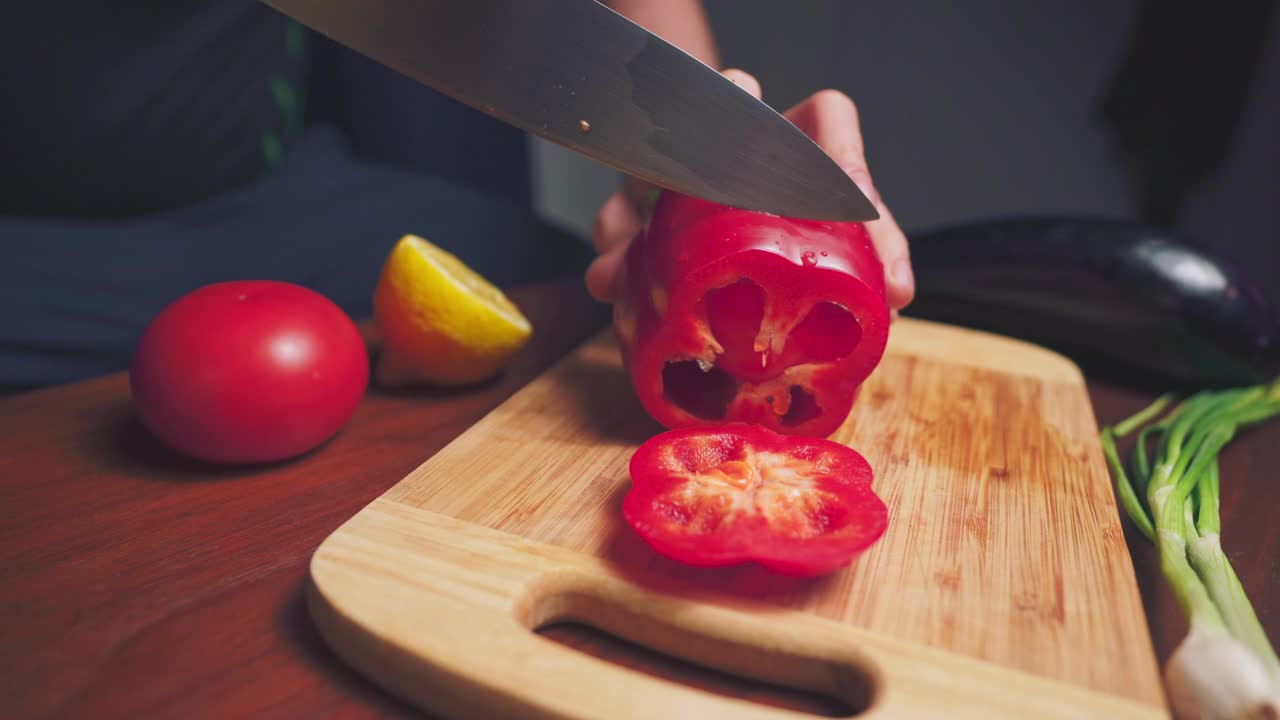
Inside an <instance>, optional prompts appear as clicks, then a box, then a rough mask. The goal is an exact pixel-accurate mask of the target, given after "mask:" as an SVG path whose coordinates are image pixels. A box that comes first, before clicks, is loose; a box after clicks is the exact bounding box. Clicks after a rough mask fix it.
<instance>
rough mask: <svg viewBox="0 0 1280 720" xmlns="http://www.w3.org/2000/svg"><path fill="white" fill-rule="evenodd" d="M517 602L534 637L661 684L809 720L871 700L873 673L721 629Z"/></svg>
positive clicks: (578, 595)
mask: <svg viewBox="0 0 1280 720" xmlns="http://www.w3.org/2000/svg"><path fill="white" fill-rule="evenodd" d="M523 600H524V601H523V602H521V603H519V604H518V606H517V607H518V612H517V619H518V620H520V621H521V622H522V624H524V625H525V626H526V627H529V628H530V629H531V630H532V631H533V632H536V633H537V634H538V635H540V636H542V637H544V638H546V639H548V640H551V641H553V642H556V643H558V644H560V645H562V646H564V647H568V648H570V649H573V650H576V651H578V652H582V653H585V654H587V655H591V656H593V657H596V658H598V659H602V660H604V661H606V662H610V663H613V664H616V665H620V666H622V667H626V668H629V669H632V670H637V671H640V672H643V673H646V674H648V675H650V676H652V677H656V678H659V679H662V680H667V681H669V682H675V683H678V684H682V685H687V686H690V687H694V688H697V689H700V690H703V691H707V692H711V693H714V694H717V695H721V696H725V697H731V698H735V699H739V700H748V701H751V702H758V700H757V697H764V698H767V704H769V705H772V706H777V707H783V708H786V709H789V710H794V711H798V712H805V713H808V714H811V715H814V716H817V717H832V718H849V717H857V716H859V715H861V714H862V713H864V712H866V711H867V710H868V709H870V708H871V706H872V704H873V702H874V701H875V695H876V687H877V682H876V678H875V676H876V675H877V674H878V673H876V672H875V670H874V669H873V668H872V669H864V668H862V667H858V666H855V665H853V664H850V663H845V662H835V661H832V660H829V659H825V658H820V657H816V656H806V655H804V654H802V653H797V652H794V650H793V651H790V652H787V651H783V650H779V649H776V648H772V647H769V646H768V645H767V644H765V643H760V644H756V643H753V642H752V641H751V637H750V636H748V637H744V638H741V639H739V638H735V637H734V633H733V632H731V631H728V630H726V631H725V632H717V631H716V629H715V628H714V627H711V628H698V629H695V628H691V627H689V626H687V625H682V624H681V623H679V622H671V621H669V620H671V618H670V617H666V618H664V617H663V616H662V615H661V614H660V613H659V614H647V613H644V612H636V611H635V610H634V609H632V608H629V607H627V605H624V604H620V603H615V602H611V601H610V600H609V598H608V597H607V596H601V595H599V594H596V593H584V592H578V591H567V592H566V591H561V592H548V593H536V592H534V593H529V594H528V595H526V597H525V598H524V599H523ZM628 604H629V603H628ZM760 623H761V624H762V625H765V624H768V623H769V619H768V618H760ZM762 682H763V683H767V684H768V685H769V687H768V688H763V689H762V688H761V687H760V685H759V683H762Z"/></svg>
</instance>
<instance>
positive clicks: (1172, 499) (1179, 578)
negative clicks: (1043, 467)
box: [1100, 378, 1280, 718]
mask: <svg viewBox="0 0 1280 720" xmlns="http://www.w3.org/2000/svg"><path fill="white" fill-rule="evenodd" d="M1171 399H1172V398H1171V397H1170V396H1167V395H1166V396H1164V397H1161V398H1160V399H1158V400H1156V401H1155V402H1154V403H1152V404H1151V405H1150V406H1148V407H1147V408H1145V409H1143V410H1142V411H1141V412H1139V413H1137V414H1136V415H1134V416H1132V417H1130V418H1128V419H1126V420H1124V421H1123V422H1120V423H1117V424H1116V425H1114V426H1109V427H1104V428H1102V431H1101V433H1100V440H1101V443H1102V449H1103V453H1104V455H1105V456H1106V458H1107V465H1108V467H1109V468H1110V470H1111V474H1112V476H1113V479H1114V481H1115V487H1116V497H1117V499H1118V500H1119V503H1120V506H1121V508H1123V509H1124V512H1125V514H1126V515H1128V516H1129V519H1130V520H1131V521H1132V522H1133V524H1134V526H1135V527H1137V528H1138V530H1139V531H1141V532H1142V534H1143V535H1144V536H1146V538H1147V539H1148V540H1150V541H1152V542H1153V543H1154V544H1155V546H1156V551H1157V553H1158V556H1159V559H1160V572H1161V574H1162V575H1164V578H1165V582H1167V583H1168V585H1169V589H1170V590H1171V591H1172V592H1173V596H1174V598H1175V599H1176V600H1177V602H1178V606H1179V608H1181V610H1182V612H1183V614H1184V615H1185V616H1186V618H1187V624H1188V631H1187V636H1186V637H1185V638H1184V639H1183V641H1182V643H1181V644H1180V645H1179V646H1178V649H1177V650H1175V651H1174V653H1173V655H1172V656H1171V657H1170V658H1169V662H1168V664H1167V665H1166V666H1165V681H1166V683H1167V685H1168V687H1169V695H1170V700H1171V701H1172V703H1173V706H1174V711H1175V713H1177V714H1178V715H1179V716H1180V717H1183V716H1185V717H1198V718H1252V717H1276V716H1277V715H1278V714H1280V659H1277V657H1276V652H1275V649H1274V648H1273V647H1272V646H1271V643H1270V641H1269V640H1268V639H1267V635H1266V632H1265V631H1264V630H1263V628H1262V624H1261V623H1260V622H1259V621H1258V616H1257V614H1256V613H1255V612H1254V609H1253V606H1252V604H1250V602H1249V598H1248V597H1247V595H1246V594H1245V591H1244V587H1243V586H1242V585H1241V584H1240V578H1239V577H1238V576H1237V575H1236V573H1235V570H1234V568H1232V567H1231V562H1230V561H1229V560H1228V559H1227V556H1226V553H1224V552H1223V551H1222V544H1221V533H1222V518H1221V515H1220V514H1219V508H1218V505H1219V486H1220V481H1221V478H1220V476H1219V465H1218V456H1219V454H1220V453H1221V451H1222V449H1223V448H1224V447H1226V446H1227V445H1228V444H1229V443H1230V442H1231V441H1232V439H1234V438H1235V437H1236V434H1237V433H1238V432H1239V431H1240V430H1242V429H1244V428H1246V427H1248V426H1250V425H1254V424H1256V423H1260V422H1264V421H1266V420H1269V419H1271V418H1273V417H1275V416H1277V415H1280V378H1278V379H1276V380H1275V381H1273V382H1271V383H1269V384H1266V385H1257V386H1254V387H1247V388H1238V389H1232V390H1220V391H1204V392H1199V393H1195V394H1193V395H1192V396H1191V397H1189V398H1186V399H1185V400H1183V401H1182V402H1181V403H1179V404H1178V405H1177V407H1175V408H1174V409H1173V410H1171V411H1170V412H1169V413H1168V414H1166V415H1165V416H1164V417H1163V418H1161V419H1159V420H1156V418H1157V417H1159V416H1160V413H1161V412H1162V411H1163V410H1164V408H1165V407H1166V406H1167V405H1168V404H1169V402H1170V400H1171ZM1135 431H1136V432H1137V442H1136V443H1135V445H1134V448H1133V452H1132V460H1131V463H1130V464H1129V465H1128V466H1127V467H1126V463H1124V462H1123V460H1122V458H1121V455H1120V451H1119V449H1118V446H1117V443H1116V440H1117V439H1119V438H1123V437H1126V436H1128V435H1130V434H1132V433H1134V432H1135ZM1153 446H1154V448H1153ZM1153 453H1154V454H1153Z"/></svg>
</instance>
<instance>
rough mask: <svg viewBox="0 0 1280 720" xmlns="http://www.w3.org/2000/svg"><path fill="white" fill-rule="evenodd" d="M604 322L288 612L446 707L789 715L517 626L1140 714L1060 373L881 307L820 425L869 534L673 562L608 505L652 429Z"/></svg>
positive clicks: (1065, 369) (1102, 510) (903, 693)
mask: <svg viewBox="0 0 1280 720" xmlns="http://www.w3.org/2000/svg"><path fill="white" fill-rule="evenodd" d="M660 430H661V428H659V427H658V426H657V425H656V424H655V423H653V421H652V420H650V419H649V418H648V416H647V415H646V414H645V413H644V412H643V411H642V409H641V407H640V405H639V403H638V401H637V400H636V399H635V397H634V395H633V394H632V391H631V389H630V386H629V384H628V382H627V378H626V376H625V375H624V373H623V370H622V368H621V363H620V358H619V354H618V351H617V348H616V346H615V345H614V343H613V341H612V339H611V337H610V336H609V335H608V334H602V335H601V336H599V337H598V338H596V339H595V340H593V341H591V342H589V343H587V344H586V345H584V346H583V347H581V348H579V349H578V350H577V351H576V352H575V353H573V354H572V355H570V356H569V357H567V358H566V359H565V360H564V361H562V362H561V363H560V364H558V365H557V366H556V367H554V368H552V369H551V370H549V371H547V373H545V374H544V375H543V376H541V377H540V378H538V379H537V380H535V381H534V382H533V383H531V384H530V385H528V386H527V387H525V388H524V389H523V390H521V391H520V392H519V393H517V394H516V395H514V396H512V397H511V398H510V399H509V400H508V401H507V402H505V403H504V404H503V405H501V406H499V407H498V408H496V409H495V410H494V411H493V412H492V413H491V414H489V415H488V416H487V417H486V418H484V419H483V420H482V421H481V422H479V423H478V424H476V425H475V426H474V427H472V428H471V429H469V430H468V431H467V432H466V433H464V434H463V435H461V436H460V437H458V438H457V439H456V440H455V441H454V442H453V443H451V444H450V445H449V446H448V447H446V448H445V449H444V450H442V451H441V452H439V453H437V454H436V455H435V456H434V457H432V458H431V459H430V460H428V461H427V462H425V463H424V464H423V465H422V466H421V467H419V468H418V469H416V470H415V471H414V472H413V473H411V474H410V475H409V476H408V477H406V478H405V479H404V480H403V481H401V482H400V483H399V484H397V485H396V486H395V487H394V488H392V489H391V490H389V491H388V492H387V493H386V494H384V495H383V496H382V497H381V498H379V499H378V500H376V501H374V502H373V503H372V504H370V505H369V506H368V507H366V508H365V509H364V510H362V511H361V512H360V513H358V514H357V515H356V516H355V517H353V518H352V519H351V520H350V521H348V522H347V523H346V524H345V525H343V526H342V527H341V528H339V529H338V530H337V531H335V532H334V534H333V535H332V536H330V537H329V538H328V539H327V540H326V541H325V542H324V543H323V544H322V545H321V547H320V548H319V549H318V550H317V552H316V554H315V557H314V559H313V561H312V565H311V575H312V580H313V592H312V593H311V608H312V614H313V617H314V618H315V620H316V622H317V624H318V625H319V627H320V628H321V631H322V632H323V634H324V635H325V637H326V638H327V640H328V641H329V642H330V643H331V644H332V646H333V647H334V648H335V650H336V651H337V652H338V653H339V654H340V655H341V656H342V657H344V658H345V659H346V660H347V661H348V662H350V663H352V664H353V665H355V666H356V667H357V668H359V669H361V670H362V671H363V672H365V673H367V674H369V675H370V676H372V677H373V678H374V679H375V680H377V681H378V682H380V683H382V684H383V685H384V686H385V687H387V688H389V689H391V690H392V691H394V692H396V693H398V694H400V695H402V696H404V697H406V698H408V699H410V700H411V701H413V702H415V703H417V704H419V705H421V706H422V707H424V708H427V709H430V710H433V711H437V712H442V713H444V714H446V715H449V716H460V717H461V716H465V717H484V718H531V717H548V718H611V719H612V718H642V717H643V718H663V719H664V720H666V719H668V718H677V717H690V718H709V717H735V718H736V717H742V718H782V717H793V716H795V717H800V716H804V717H808V716H807V715H800V714H798V713H795V712H792V711H787V710H782V709H777V708H770V707H764V706H761V705H756V704H752V703H749V702H746V701H742V700H737V699H731V698H725V697H722V696H718V695H713V694H709V693H705V692H702V691H700V690H695V689H692V688H688V687H685V686H681V685H678V684H675V683H671V682H667V681H664V680H660V679H657V678H654V677H651V676H648V675H642V674H640V673H637V672H635V671H631V670H627V669H624V668H621V667H618V666H615V665H613V664H611V663H608V662H606V661H603V660H600V659H597V658H594V657H590V656H587V655H584V654H581V653H579V652H577V651H575V650H572V649H570V648H567V647H564V646H562V645H559V644H557V643H555V642H554V641H552V640H550V639H547V638H544V637H542V636H540V635H538V634H536V633H534V632H533V629H536V628H538V627H540V626H543V625H546V624H549V623H551V622H555V621H558V620H564V619H573V620H577V621H580V622H585V623H587V624H589V625H593V626H595V627H598V628H600V629H603V630H605V631H607V632H611V633H613V634H615V635H619V636H622V637H625V638H627V639H629V640H632V641H634V642H638V643H641V644H644V645H648V646H650V647H652V648H654V649H657V650H660V651H663V652H666V653H669V654H672V655H676V656H679V657H683V658H685V659H688V660H691V661H693V662H697V663H701V664H706V665H710V666H713V667H716V668H719V669H723V670H726V671H729V672H733V673H736V674H739V675H744V676H747V677H753V678H758V679H760V680H763V681H768V682H774V683H782V684H786V685H789V686H793V687H798V688H805V689H810V690H814V691H818V692H823V693H828V694H831V695H834V696H837V697H840V698H843V699H845V700H846V701H847V702H850V703H853V704H855V705H861V706H864V707H865V708H866V712H865V716H867V717H894V718H896V717H944V716H945V717H964V718H968V717H973V718H979V717H980V718H994V717H1010V718H1014V717H1016V718H1050V717H1053V718H1058V717H1061V718H1066V717H1081V718H1095V717H1096V718H1104V717H1105V718H1156V717H1166V716H1167V711H1166V710H1165V703H1164V697H1163V692H1162V689H1161V685H1160V677H1159V673H1158V668H1157V664H1156V660H1155V655H1154V653H1153V651H1152V647H1151V642H1150V639H1149V636H1148V629H1147V624H1146V620H1145V617H1144V615H1143V610H1142V603H1141V600H1140V597H1139V594H1138V588H1137V584H1136V582H1135V579H1134V574H1133V568H1132V565H1131V561H1130V557H1129V553H1128V550H1127V547H1126V545H1125V541H1124V537H1123V534H1122V531H1121V525H1120V516H1119V513H1118V512H1117V509H1116V505H1115V501H1114V498H1113V494H1112V490H1111V486H1110V480H1109V476H1108V473H1107V468H1106V465H1105V462H1104V459H1103V456H1102V452H1101V448H1100V446H1099V445H1098V442H1097V439H1096V437H1097V430H1098V427H1097V424H1096V421H1095V419H1094V416H1093V411H1092V408H1091V406H1090V404H1089V399H1088V396H1087V395H1086V393H1085V386H1084V381H1083V379H1082V377H1081V375H1080V372H1079V371H1078V369H1077V368H1076V367H1075V366H1074V365H1072V364H1071V363H1070V362H1068V361H1067V360H1066V359H1064V358H1062V357H1061V356H1058V355H1056V354H1053V353H1051V352H1049V351H1047V350H1044V349H1041V348H1038V347H1034V346H1031V345H1027V344H1025V343H1021V342H1017V341H1013V340H1009V339H1005V338H1000V337H996V336H992V335H988V334H984V333H979V332H974V331H970V330H963V329H959V328H954V327H949V326H944V325H938V324H934V323H927V322H923V321H916V320H910V319H903V320H900V321H899V322H897V323H895V325H894V328H893V332H892V336H891V338H890V343H889V348H888V350H887V353H886V355H885V358H884V360H883V361H882V363H881V365H880V367H879V368H878V369H877V370H876V372H875V373H874V374H873V375H872V377H871V378H870V379H869V380H868V381H867V383H866V384H865V385H864V387H863V390H862V394H861V396H860V397H859V399H858V402H857V404H856V405H855V407H854V411H853V414H852V415H851V416H850V418H849V421H848V422H847V423H846V424H845V425H844V426H843V427H842V428H841V430H840V431H839V432H838V433H836V435H835V436H834V439H836V440H839V441H841V442H845V443H847V444H849V445H850V446H852V447H854V448H856V449H858V450H859V451H860V452H862V453H863V454H864V455H865V456H866V457H867V459H868V460H869V461H870V462H871V464H872V466H873V467H874V469H875V471H876V480H875V484H874V487H875V490H876V492H877V493H878V494H879V495H880V496H881V498H883V499H884V501H885V503H886V504H887V506H888V508H889V513H890V521H889V528H888V530H887V532H886V534H885V535H884V537H883V538H882V539H881V540H880V542H879V543H877V544H876V545H875V546H873V547H872V548H871V549H870V550H869V551H868V552H866V553H865V554H864V555H862V556H860V557H859V558H858V559H857V560H856V561H855V562H854V563H853V564H852V566H851V567H849V568H847V569H846V570H843V571H841V572H839V573H837V574H834V575H831V576H828V577H825V578H821V579H817V580H807V581H806V580H796V579H791V578H783V577H779V576H775V575H772V574H770V573H768V572H767V571H765V570H763V569H761V568H759V567H756V566H754V565H750V566H741V567H735V568H722V569H713V570H708V569H695V568H690V567H685V566H682V565H679V564H677V563H674V562H672V561H669V560H666V559H665V558H662V557H660V556H657V555H656V554H654V553H653V552H652V551H651V550H650V549H649V548H648V546H647V545H646V544H645V543H644V542H643V541H641V540H640V539H639V538H638V537H637V536H635V535H634V534H633V533H632V531H631V530H630V528H629V527H628V526H627V525H626V524H625V523H624V522H623V520H622V514H621V503H622V499H623V497H624V495H625V494H626V492H627V489H628V487H629V483H630V480H629V476H628V472H627V463H628V460H629V459H630V456H631V454H632V452H633V451H634V449H635V448H636V447H637V446H638V445H639V444H640V443H641V442H643V441H644V440H646V439H647V438H649V437H651V436H652V435H653V434H655V433H657V432H659V431H660Z"/></svg>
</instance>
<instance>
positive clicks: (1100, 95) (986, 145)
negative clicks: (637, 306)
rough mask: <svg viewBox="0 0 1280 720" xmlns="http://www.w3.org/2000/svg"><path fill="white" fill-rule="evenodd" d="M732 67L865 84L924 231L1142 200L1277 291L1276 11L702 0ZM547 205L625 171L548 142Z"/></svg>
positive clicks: (1279, 68)
mask: <svg viewBox="0 0 1280 720" xmlns="http://www.w3.org/2000/svg"><path fill="white" fill-rule="evenodd" d="M705 5H706V7H707V9H708V11H709V14H710V17H711V21H712V24H713V27H714V29H715V31H716V35H717V38H718V40H719V43H720V49H721V54H722V58H723V60H724V62H725V63H726V64H727V65H730V66H735V67H741V68H743V69H745V70H748V71H749V72H752V73H754V74H756V75H757V77H759V78H760V80H761V82H762V84H763V87H764V94H765V100H766V101H767V102H769V103H770V105H772V106H773V107H774V108H776V109H779V110H781V109H784V108H786V107H789V106H790V105H791V104H793V103H794V102H796V101H798V100H800V99H802V98H803V97H805V96H806V95H808V94H809V93H811V92H813V91H815V90H818V89H821V88H823V87H828V86H829V87H836V88H839V89H841V90H844V91H845V92H847V93H848V94H849V95H850V96H851V97H853V98H854V100H855V101H856V102H857V104H858V107H859V110H860V114H861V117H862V127H863V133H864V135H865V137H866V144H867V149H868V156H869V162H870V165H871V171H872V174H873V176H874V177H875V180H876V184H877V187H878V189H879V190H880V192H881V193H882V194H883V195H884V196H885V198H886V200H887V201H888V203H889V205H890V207H891V208H892V209H893V210H894V213H895V215H896V216H897V218H898V220H899V222H900V223H901V224H902V225H903V226H904V228H906V229H907V230H908V233H910V232H911V231H912V230H921V229H931V228H934V227H939V226H945V225H948V224H951V223H956V222H961V221H965V220H972V219H985V218H993V217H1000V216H1007V215H1020V214H1028V213H1066V214H1084V215H1102V216H1116V217H1128V218H1138V219H1142V220H1143V221H1145V222H1149V223H1152V224H1154V225H1157V226H1159V227H1165V228H1171V229H1174V230H1177V231H1178V232H1179V233H1180V234H1184V235H1185V236H1186V237H1187V238H1188V239H1190V240H1193V241H1195V242H1197V243H1201V244H1203V245H1205V246H1207V247H1209V248H1210V249H1213V250H1215V251H1218V252H1221V253H1223V254H1225V255H1226V256H1228V257H1229V258H1231V259H1234V260H1236V261H1237V262H1239V263H1241V264H1243V265H1245V266H1247V267H1248V268H1250V269H1251V270H1252V272H1253V274H1254V275H1255V277H1256V279H1257V280H1258V281H1259V282H1260V284H1262V285H1263V287H1264V290H1265V291H1266V293H1267V295H1268V296H1269V297H1270V298H1272V302H1276V300H1277V299H1278V298H1280V278H1277V277H1275V274H1276V273H1275V271H1276V270H1277V269H1280V245H1278V244H1277V242H1276V240H1275V234H1276V230H1277V229H1278V228H1280V202H1278V201H1280V141H1277V140H1276V138H1275V137H1274V134H1275V133H1276V131H1277V129H1280V13H1277V12H1276V5H1277V4H1276V3H1274V2H1270V1H1258V0H1242V1H1240V2H1233V3H1219V4H1215V5H1212V6H1209V5H1206V4H1204V3H1192V2H1185V1H1182V0H1179V1H1175V2H1161V1H1160V0H1145V1H1142V2H1138V1H1134V0H1121V1H1116V0H1078V1H1075V2H1053V3H1017V2H1009V1H1008V0H970V1H969V2H964V3H938V2H931V1H930V0H860V1H859V2H847V1H844V0H808V1H806V2H799V3H796V2H788V3H783V2H776V1H775V0H705ZM533 158H534V165H533V171H534V178H535V182H534V187H533V190H534V193H535V198H536V201H537V203H538V207H539V208H540V210H541V211H542V212H543V213H545V214H547V215H549V216H551V217H553V218H556V219H557V220H559V221H560V222H563V223H565V224H568V225H569V226H571V227H574V228H577V229H579V230H580V231H584V232H585V231H586V230H587V228H589V223H590V217H591V214H592V213H593V212H594V210H595V208H596V207H597V206H598V204H599V201H600V200H601V199H603V197H604V196H605V195H607V192H608V189H609V188H610V187H612V185H611V182H612V173H611V172H610V171H608V170H606V169H602V168H599V167H596V166H594V165H593V164H592V163H590V161H585V160H581V159H579V158H576V157H573V156H572V155H570V154H569V153H567V152H565V151H561V150H559V149H558V148H554V147H549V146H547V145H546V144H544V143H541V142H540V141H535V142H534V147H533Z"/></svg>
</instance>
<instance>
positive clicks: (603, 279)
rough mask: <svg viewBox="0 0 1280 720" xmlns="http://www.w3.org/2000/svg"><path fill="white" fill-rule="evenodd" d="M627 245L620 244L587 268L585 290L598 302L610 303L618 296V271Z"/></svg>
mask: <svg viewBox="0 0 1280 720" xmlns="http://www.w3.org/2000/svg"><path fill="white" fill-rule="evenodd" d="M626 252H627V246H626V245H620V246H618V247H616V248H614V249H612V250H610V251H609V252H607V253H605V254H603V255H601V256H600V257H598V258H596V259H595V260H593V261H592V263H591V265H590V266H589V267H588V268H587V292H589V293H591V297H593V298H595V299H596V300H599V301H600V302H605V303H611V302H613V301H614V300H615V299H617V296H618V273H620V272H621V271H622V258H623V256H624V255H626Z"/></svg>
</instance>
